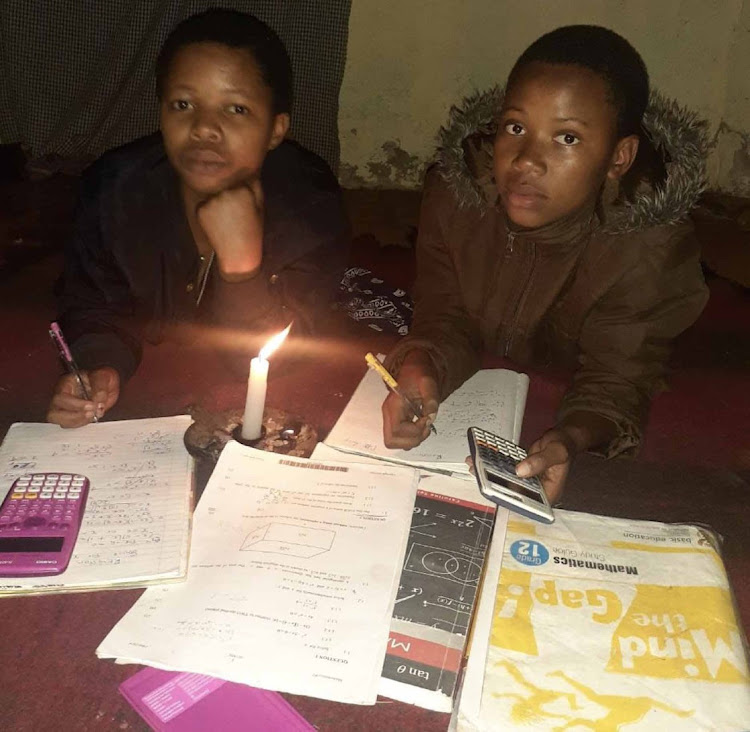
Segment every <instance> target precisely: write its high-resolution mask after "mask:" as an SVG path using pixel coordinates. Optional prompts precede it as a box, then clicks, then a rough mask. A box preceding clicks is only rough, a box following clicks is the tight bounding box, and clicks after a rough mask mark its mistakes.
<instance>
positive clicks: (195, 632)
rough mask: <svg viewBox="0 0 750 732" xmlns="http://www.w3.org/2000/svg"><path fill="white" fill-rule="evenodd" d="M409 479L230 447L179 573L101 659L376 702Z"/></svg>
mask: <svg viewBox="0 0 750 732" xmlns="http://www.w3.org/2000/svg"><path fill="white" fill-rule="evenodd" d="M416 482H417V473H416V471H414V470H411V469H408V468H403V467H398V466H391V465H385V464H383V463H380V464H378V465H374V466H356V465H352V466H345V465H337V466H334V465H331V464H328V463H322V462H314V461H310V460H305V459H302V458H287V457H285V456H283V455H275V454H273V453H265V452H261V451H258V450H254V449H252V448H247V447H243V446H241V445H239V444H238V443H236V442H230V443H229V444H228V445H227V446H226V447H225V448H224V451H223V452H222V454H221V457H220V459H219V462H218V464H217V466H216V468H215V469H214V473H213V475H212V476H211V479H210V480H209V483H208V485H207V487H206V490H205V492H204V493H203V496H202V497H201V501H200V504H199V505H198V508H197V510H196V513H195V526H194V532H193V551H192V558H191V566H190V573H189V576H188V579H187V582H185V583H183V584H179V585H173V586H169V587H167V586H165V587H157V588H152V589H149V590H147V591H146V592H145V593H144V594H143V595H142V597H141V598H140V600H138V602H137V603H136V604H135V605H134V606H133V608H132V609H131V611H130V612H128V613H127V614H126V615H125V617H124V618H123V619H122V620H121V621H120V623H118V625H117V626H115V628H114V629H113V630H112V632H111V633H110V634H109V635H108V636H107V638H106V639H105V640H104V642H103V643H102V644H101V646H100V647H99V648H98V650H97V654H98V655H99V656H100V657H103V658H117V659H118V661H119V662H123V663H144V664H147V665H150V666H155V667H158V668H165V669H170V670H178V671H192V672H195V673H201V674H208V675H211V676H218V677H220V678H223V679H228V680H230V681H238V682H241V683H245V684H250V685H252V686H257V687H259V688H264V689H271V690H275V691H284V692H289V693H293V694H306V695H309V696H316V697H319V698H322V699H331V700H334V701H342V702H349V703H355V704H374V703H375V699H376V696H377V689H378V682H379V678H380V671H381V669H382V666H383V658H384V655H385V648H386V641H387V638H388V628H389V625H390V616H391V612H392V609H393V602H394V598H395V594H396V590H397V587H398V576H399V572H400V569H401V563H402V562H403V556H404V550H405V547H406V539H407V536H408V531H409V525H410V521H411V517H412V510H413V506H414V497H415V492H416Z"/></svg>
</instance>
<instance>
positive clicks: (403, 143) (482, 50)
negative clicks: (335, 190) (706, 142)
mask: <svg viewBox="0 0 750 732" xmlns="http://www.w3.org/2000/svg"><path fill="white" fill-rule="evenodd" d="M570 23H594V24H599V25H604V26H607V27H610V28H613V29H614V30H616V31H617V32H619V33H621V34H622V35H624V36H625V37H626V38H628V39H629V40H630V41H631V42H632V43H633V45H634V46H635V47H636V48H637V49H638V50H639V52H640V53H641V55H642V56H643V58H644V60H645V62H646V65H647V66H648V68H649V73H650V76H651V82H652V85H653V86H654V87H656V88H658V89H660V90H661V91H662V92H663V93H665V94H667V95H669V96H672V97H675V98H676V99H678V100H679V101H680V103H682V104H684V105H687V106H689V107H690V108H692V109H695V110H696V111H697V112H698V113H699V114H700V115H701V116H703V117H705V118H706V119H708V121H709V123H710V125H711V130H712V134H714V136H715V141H716V142H715V146H714V148H713V151H712V154H711V158H710V160H709V166H708V174H709V181H710V184H711V185H712V186H713V187H718V188H722V189H724V190H727V191H731V192H734V193H737V194H738V195H750V147H749V145H748V136H749V135H750V73H749V72H748V69H750V0H715V1H714V2H710V3H706V2H704V1H703V0H661V2H659V3H654V2H652V0H617V1H615V0H612V1H611V2H606V3H602V2H601V0H574V1H573V2H572V3H564V4H560V3H550V2H548V0H526V2H524V3H522V4H515V5H513V6H512V8H511V7H510V6H509V5H508V4H507V3H499V2H496V0H464V2H461V3H448V2H440V1H439V0H410V2H408V3H404V2H401V1H400V0H378V2H377V3H374V2H368V1H367V0H353V2H352V10H351V15H350V21H349V44H348V58H347V65H346V71H345V74H344V81H343V85H342V89H341V96H340V107H339V137H340V140H341V168H340V179H341V182H342V184H343V185H345V186H347V187H351V188H407V189H414V188H419V187H420V186H421V182H422V177H423V175H424V171H425V169H426V167H427V165H428V164H429V162H430V160H431V158H432V155H433V152H434V147H435V138H436V134H437V131H438V129H439V127H440V125H441V124H443V122H444V121H445V120H446V118H447V114H448V110H449V108H450V106H451V105H452V104H454V103H456V102H458V101H459V100H460V99H461V98H462V97H464V96H466V95H468V94H471V93H472V92H473V91H475V90H477V89H485V88H487V87H489V86H491V85H492V84H494V83H496V82H498V81H503V80H504V77H505V75H506V74H507V71H508V70H509V68H510V67H511V65H512V64H513V62H514V61H515V59H516V58H517V56H518V55H519V53H520V52H521V51H523V49H524V48H525V47H526V46H527V45H528V44H529V43H531V42H532V41H533V40H534V39H535V38H537V37H538V36H539V35H541V34H542V33H544V32H546V31H548V30H551V29H552V28H555V27H557V26H560V25H566V24H570Z"/></svg>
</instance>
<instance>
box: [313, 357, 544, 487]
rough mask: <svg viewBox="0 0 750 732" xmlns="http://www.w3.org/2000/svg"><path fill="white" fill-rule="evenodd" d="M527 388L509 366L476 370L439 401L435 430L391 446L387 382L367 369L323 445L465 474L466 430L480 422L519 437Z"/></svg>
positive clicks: (503, 434)
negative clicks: (402, 446)
mask: <svg viewBox="0 0 750 732" xmlns="http://www.w3.org/2000/svg"><path fill="white" fill-rule="evenodd" d="M528 390H529V377H528V376H527V375H526V374H520V373H517V372H515V371H511V370H509V369H483V370H481V371H478V372H477V373H476V374H474V376H472V377H471V378H470V379H468V380H467V381H466V382H464V384H462V385H461V386H460V387H459V388H458V389H456V391H455V392H453V394H451V395H450V396H449V397H448V398H447V399H446V400H445V401H444V402H443V403H442V404H441V405H440V408H439V410H438V415H437V419H436V420H435V429H436V430H437V434H431V435H430V436H429V437H428V438H427V439H426V440H425V441H424V442H423V443H422V444H421V445H419V446H418V447H415V448H413V449H411V450H391V449H389V448H387V447H385V445H384V444H383V419H382V412H381V405H382V403H383V400H384V399H385V398H386V397H387V396H388V387H387V386H386V385H385V384H384V383H383V380H382V379H381V378H380V376H379V375H378V374H377V373H375V372H374V371H372V370H371V369H368V370H367V373H366V374H365V376H364V378H363V379H362V381H361V382H360V383H359V386H358V387H357V389H356V390H355V392H354V394H353V396H352V398H351V399H350V400H349V403H348V404H347V406H346V407H345V409H344V411H343V413H342V414H341V417H339V419H338V421H337V422H336V424H335V425H334V427H333V429H332V430H331V432H330V434H329V435H328V437H327V438H326V440H325V444H326V445H328V446H329V447H332V448H334V449H336V450H339V451H343V452H348V453H352V454H355V455H364V456H366V457H373V458H377V459H380V460H388V461H391V462H396V463H402V464H407V465H411V466H413V467H418V468H422V469H425V470H433V471H438V472H444V473H449V474H450V473H457V474H463V475H464V476H469V469H468V467H467V465H466V462H465V459H466V457H467V455H468V454H469V447H468V443H467V438H466V431H467V430H468V429H469V427H471V426H477V427H483V428H484V429H487V430H490V431H492V432H494V433H495V434H498V435H500V436H501V437H504V438H505V439H507V440H513V441H515V442H518V439H519V437H520V434H521V423H522V421H523V414H524V410H525V408H526V396H527V394H528ZM472 480H473V478H472Z"/></svg>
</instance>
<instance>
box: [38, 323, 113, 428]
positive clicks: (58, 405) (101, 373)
mask: <svg viewBox="0 0 750 732" xmlns="http://www.w3.org/2000/svg"><path fill="white" fill-rule="evenodd" d="M49 334H50V337H51V338H52V342H53V343H54V344H55V346H56V347H57V349H58V353H59V356H60V359H61V361H62V362H63V364H64V365H65V367H66V369H67V370H68V373H67V374H66V375H65V376H62V377H61V378H60V379H59V381H58V382H57V385H56V386H55V391H54V393H53V395H52V400H51V401H50V405H49V409H48V411H47V421H48V422H52V423H54V424H59V425H60V426H61V427H81V426H83V425H85V424H88V423H90V422H98V421H99V418H101V417H103V416H104V414H105V412H106V411H107V410H108V409H109V408H110V407H112V406H113V405H114V404H115V403H116V402H117V400H118V398H119V396H120V375H119V373H118V372H117V371H116V369H113V368H111V367H109V366H103V367H101V368H98V369H92V370H91V371H85V370H81V369H79V368H78V364H76V362H75V359H74V358H73V355H72V353H71V352H70V348H68V344H67V343H66V342H65V338H64V337H63V334H62V332H61V330H60V327H59V326H58V325H57V323H52V324H51V325H50V329H49Z"/></svg>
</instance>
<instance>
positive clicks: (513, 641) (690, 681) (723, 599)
mask: <svg viewBox="0 0 750 732" xmlns="http://www.w3.org/2000/svg"><path fill="white" fill-rule="evenodd" d="M555 516H556V521H555V523H554V524H552V525H550V526H546V525H543V524H538V523H534V522H531V521H528V520H525V519H522V518H518V517H513V518H512V519H511V521H510V522H509V524H508V534H507V539H506V543H505V554H504V557H503V565H502V572H501V575H500V583H499V585H498V588H497V597H496V600H495V610H494V616H493V620H492V627H491V635H490V641H489V648H488V655H487V665H486V669H485V679H484V684H483V687H482V696H481V705H480V714H479V717H480V718H479V719H478V720H473V722H474V724H472V725H471V727H472V728H474V729H481V730H495V729H500V730H506V729H522V730H525V729H529V730H531V729H534V730H560V731H562V730H575V731H578V730H602V731H603V732H604V731H606V732H610V731H611V732H615V731H618V732H619V731H620V730H622V731H623V732H636V730H661V731H666V730H669V731H670V732H675V731H677V730H701V731H703V730H722V731H724V730H750V685H749V684H748V667H747V658H746V653H745V645H744V634H743V632H742V630H741V628H739V627H738V619H737V616H736V614H735V609H734V605H733V600H732V594H731V590H730V588H729V584H728V580H727V575H726V572H725V569H724V565H723V562H722V559H721V555H720V554H719V552H718V550H717V547H716V546H715V543H716V542H715V537H714V536H713V535H712V534H711V533H710V532H708V531H706V530H704V529H701V528H699V527H696V526H688V525H670V524H661V523H655V522H647V521H630V520H623V519H613V518H606V517H601V516H592V515H590V514H581V513H573V512H569V511H556V512H555Z"/></svg>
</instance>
